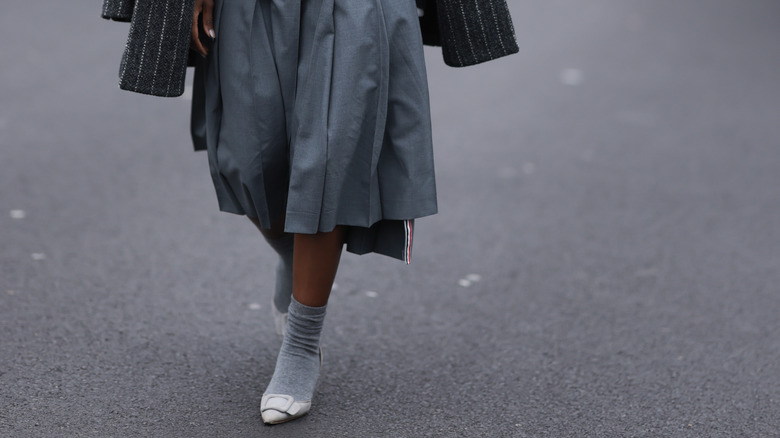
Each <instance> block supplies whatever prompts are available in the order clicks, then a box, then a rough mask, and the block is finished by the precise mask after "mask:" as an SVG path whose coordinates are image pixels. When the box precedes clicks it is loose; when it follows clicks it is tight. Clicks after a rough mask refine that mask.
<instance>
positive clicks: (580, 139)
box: [0, 0, 780, 438]
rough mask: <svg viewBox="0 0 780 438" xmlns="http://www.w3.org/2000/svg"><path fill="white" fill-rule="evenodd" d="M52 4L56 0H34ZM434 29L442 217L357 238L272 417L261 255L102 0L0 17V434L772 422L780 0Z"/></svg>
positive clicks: (624, 5) (605, 428)
mask: <svg viewBox="0 0 780 438" xmlns="http://www.w3.org/2000/svg"><path fill="white" fill-rule="evenodd" d="M44 3H46V4H44ZM510 5H511V7H512V9H513V13H514V17H515V24H516V26H517V32H518V34H517V36H518V40H519V42H520V47H521V52H520V54H518V55H516V56H513V57H511V58H507V59H504V60H501V61H497V62H493V63H489V64H487V65H483V66H478V67H473V68H469V69H464V70H456V69H451V68H449V67H445V66H444V65H443V63H442V62H441V58H440V54H439V53H438V52H437V51H436V50H434V49H429V50H428V51H427V56H428V61H429V62H428V64H429V79H430V83H431V94H432V104H433V113H434V130H435V132H434V137H435V141H436V159H437V163H436V164H437V172H438V183H439V191H440V195H439V203H440V214H438V215H436V216H433V217H431V218H427V219H424V220H420V221H418V224H417V229H416V245H415V254H414V259H415V261H414V263H413V264H412V265H411V266H409V267H407V266H405V265H403V264H401V263H400V262H397V261H394V260H391V259H388V258H384V257H381V256H376V255H374V256H363V257H358V256H354V255H346V256H345V257H344V261H343V265H342V269H341V271H340V273H339V276H338V278H337V284H338V287H337V289H336V290H335V292H334V295H333V298H332V301H331V306H330V312H329V317H328V320H327V322H326V328H325V334H324V349H325V363H324V366H323V373H322V377H321V380H320V384H319V387H318V391H317V394H316V398H315V404H314V408H313V410H312V412H311V413H310V414H309V415H308V416H307V417H305V418H304V419H301V420H300V421H297V422H294V423H290V424H287V425H281V426H275V427H267V426H263V425H262V422H261V420H260V416H259V409H258V408H259V403H260V396H261V394H262V391H263V388H264V385H265V384H266V382H267V381H268V379H269V378H270V375H271V373H272V371H273V364H274V356H275V353H276V350H277V348H278V340H277V339H276V337H275V335H274V334H273V324H272V321H271V319H270V310H269V304H270V296H271V284H272V273H273V263H274V257H273V256H272V254H271V253H270V251H269V249H267V248H266V247H265V246H264V243H263V242H262V240H261V239H260V238H259V236H258V235H257V232H256V231H255V230H253V227H252V226H251V224H250V223H249V222H248V221H246V220H244V219H242V218H239V217H236V216H233V215H229V214H225V213H220V212H218V211H217V207H216V200H215V196H214V193H213V189H212V187H211V182H210V179H209V176H208V168H207V163H206V157H205V155H204V154H202V153H198V154H196V153H194V152H191V146H190V143H189V138H188V131H187V129H188V126H187V124H188V117H189V114H188V106H189V101H187V99H186V98H182V99H161V98H151V97H146V96H140V95H134V94H131V93H128V92H124V91H120V90H118V88H117V85H116V83H117V79H116V70H117V68H118V64H119V57H120V55H121V50H122V48H123V46H124V40H125V36H126V33H127V26H126V25H123V24H118V23H110V22H104V21H103V20H101V19H100V18H99V16H98V15H99V8H100V2H99V1H87V0H74V1H70V2H37V1H24V2H22V1H15V2H9V3H8V4H6V5H5V7H4V8H3V14H2V15H0V36H2V38H1V39H2V41H3V42H4V44H3V45H2V46H0V150H1V152H0V153H1V154H2V155H0V157H1V158H0V436H2V437H214V436H221V437H254V436H258V437H260V436H268V437H300V436H313V437H340V436H349V437H353V436H354V437H421V436H430V437H456V436H458V437H460V436H463V437H555V438H561V437H777V436H780V432H779V430H780V337H778V332H779V331H780V317H778V315H780V299H779V298H778V291H779V290H780V286H778V285H779V284H780V189H779V188H780V104H779V103H778V102H780V73H779V72H780V49H779V47H780V46H779V45H780V3H778V2H777V1H774V0H753V1H749V2H748V1H744V2H736V1H727V0H690V1H685V2H680V1H676V0H655V1H652V2H651V1H641V0H592V1H589V2H576V1H573V0H568V1H564V0H548V1H544V2H530V1H518V0H510Z"/></svg>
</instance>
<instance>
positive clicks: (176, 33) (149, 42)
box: [103, 0, 194, 97]
mask: <svg viewBox="0 0 780 438" xmlns="http://www.w3.org/2000/svg"><path fill="white" fill-rule="evenodd" d="M193 4H194V1H193V0H184V1H183V0H104V2H103V18H109V19H113V20H117V21H130V34H129V36H128V38H127V45H126V46H125V53H124V55H123V56H122V63H121V65H120V68H119V88H121V89H123V90H129V91H135V92H137V93H143V94H151V95H154V96H163V97H175V96H181V95H182V94H183V93H184V79H185V75H186V73H187V59H188V56H189V49H190V29H191V27H192V11H193Z"/></svg>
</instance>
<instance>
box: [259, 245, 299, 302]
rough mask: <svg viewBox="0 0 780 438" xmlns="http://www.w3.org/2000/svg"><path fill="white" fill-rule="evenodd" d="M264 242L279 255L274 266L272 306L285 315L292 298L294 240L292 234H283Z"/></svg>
mask: <svg viewBox="0 0 780 438" xmlns="http://www.w3.org/2000/svg"><path fill="white" fill-rule="evenodd" d="M265 240H266V242H268V244H269V245H271V248H273V249H274V251H276V253H277V254H279V262H278V263H277V264H276V286H275V289H274V305H275V306H276V310H278V311H279V312H281V313H286V312H287V308H288V307H290V298H291V297H292V267H293V242H294V240H295V239H294V236H293V234H292V233H285V234H284V236H283V237H280V238H278V239H269V238H266V239H265Z"/></svg>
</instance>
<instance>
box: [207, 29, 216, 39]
mask: <svg viewBox="0 0 780 438" xmlns="http://www.w3.org/2000/svg"><path fill="white" fill-rule="evenodd" d="M209 36H210V37H211V39H212V40H213V39H214V38H216V37H217V35H216V34H215V33H214V29H211V30H209Z"/></svg>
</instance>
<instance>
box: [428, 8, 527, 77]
mask: <svg viewBox="0 0 780 438" xmlns="http://www.w3.org/2000/svg"><path fill="white" fill-rule="evenodd" d="M425 1H426V15H427V14H428V8H430V9H431V10H433V8H434V6H431V5H428V3H434V2H435V3H436V5H435V13H434V15H435V16H436V17H437V19H438V31H439V33H440V34H441V46H442V51H443V54H444V62H445V63H446V64H447V65H450V66H452V67H465V66H469V65H474V64H479V63H481V62H485V61H490V60H493V59H496V58H500V57H502V56H506V55H511V54H513V53H517V52H518V51H519V48H518V46H517V39H516V37H515V28H514V26H513V24H512V17H511V15H510V14H509V7H508V6H507V3H506V0H425ZM423 17H425V15H423Z"/></svg>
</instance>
